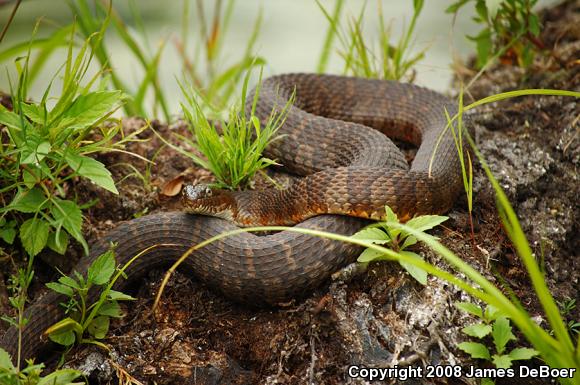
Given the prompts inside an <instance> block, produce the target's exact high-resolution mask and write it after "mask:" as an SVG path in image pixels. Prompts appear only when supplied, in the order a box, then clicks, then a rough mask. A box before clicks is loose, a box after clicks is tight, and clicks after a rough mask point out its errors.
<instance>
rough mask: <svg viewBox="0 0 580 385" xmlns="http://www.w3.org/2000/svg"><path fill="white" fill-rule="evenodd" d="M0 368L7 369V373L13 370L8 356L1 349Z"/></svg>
mask: <svg viewBox="0 0 580 385" xmlns="http://www.w3.org/2000/svg"><path fill="white" fill-rule="evenodd" d="M0 368H5V369H8V371H13V370H14V365H13V364H12V360H11V359H10V354H8V352H7V351H6V350H4V349H2V348H0Z"/></svg>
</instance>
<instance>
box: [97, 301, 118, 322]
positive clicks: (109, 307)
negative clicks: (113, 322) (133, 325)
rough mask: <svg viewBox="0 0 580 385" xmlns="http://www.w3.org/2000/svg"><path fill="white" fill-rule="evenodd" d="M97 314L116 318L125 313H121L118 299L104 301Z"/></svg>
mask: <svg viewBox="0 0 580 385" xmlns="http://www.w3.org/2000/svg"><path fill="white" fill-rule="evenodd" d="M97 314H99V315H106V316H109V317H115V318H120V317H122V315H123V314H122V313H121V307H120V306H119V304H118V303H117V302H116V301H109V302H105V303H103V304H102V305H101V307H100V308H99V310H98V311H97Z"/></svg>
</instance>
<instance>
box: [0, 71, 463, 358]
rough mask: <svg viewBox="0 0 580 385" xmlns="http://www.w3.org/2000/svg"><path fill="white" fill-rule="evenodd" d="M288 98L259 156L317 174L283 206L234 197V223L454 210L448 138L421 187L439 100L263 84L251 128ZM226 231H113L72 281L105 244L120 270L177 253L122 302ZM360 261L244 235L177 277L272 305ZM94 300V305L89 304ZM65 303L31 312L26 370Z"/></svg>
mask: <svg viewBox="0 0 580 385" xmlns="http://www.w3.org/2000/svg"><path fill="white" fill-rule="evenodd" d="M294 87H296V102H295V104H294V106H293V107H292V108H291V111H290V113H289V115H288V117H287V120H286V122H285V124H284V126H283V128H282V129H281V133H282V134H285V136H283V137H282V139H280V140H277V141H275V142H274V143H273V144H272V145H271V146H270V147H269V149H268V153H267V155H268V156H269V157H271V158H275V159H277V160H278V161H279V162H280V163H282V164H284V166H285V167H287V169H288V170H290V171H291V172H293V173H296V174H299V175H309V174H312V173H315V174H313V176H312V177H307V178H305V179H303V181H306V182H303V181H300V182H298V183H297V186H293V187H291V188H290V190H291V191H292V196H293V197H294V198H295V199H294V201H291V200H288V199H287V198H288V196H285V195H283V194H287V192H282V193H280V192H266V193H264V194H266V195H262V196H261V198H260V199H261V200H262V203H261V204H259V205H255V204H254V203H251V202H253V200H255V195H252V194H241V195H239V196H237V198H236V203H238V204H239V205H240V207H239V210H238V209H237V210H238V211H240V210H243V206H244V200H247V202H250V203H251V204H249V206H248V208H247V210H248V212H249V214H248V212H246V213H242V214H241V215H240V218H242V217H245V218H248V217H249V216H253V217H259V218H261V217H264V216H270V218H271V217H272V216H273V217H274V219H273V221H274V222H282V223H287V222H286V221H285V220H284V219H283V218H282V219H281V218H280V217H282V216H287V215H290V216H294V215H295V213H300V212H302V211H305V210H311V211H312V213H314V214H320V213H336V212H344V211H346V212H348V213H349V214H350V215H356V216H360V217H373V218H376V217H377V215H381V213H382V212H383V211H382V210H383V206H384V205H385V204H388V205H389V206H391V207H392V208H393V209H394V210H395V212H397V213H398V214H399V216H401V217H405V218H408V217H410V216H412V215H415V214H418V213H440V212H444V211H446V210H448V209H449V208H450V207H451V205H452V203H453V201H454V200H455V198H456V197H457V193H458V191H460V189H461V186H462V184H461V178H460V169H459V163H458V155H457V150H456V148H455V144H454V139H453V137H452V135H451V134H450V133H449V130H447V132H446V133H444V134H443V135H442V137H441V140H440V142H439V144H438V147H437V151H436V155H435V159H434V162H433V168H432V170H431V174H430V175H429V174H428V167H429V160H430V157H431V154H432V153H433V149H434V148H435V144H436V142H437V138H438V136H439V135H440V134H441V133H442V131H443V129H444V127H445V125H446V123H447V121H446V118H445V115H444V109H443V108H444V107H445V108H447V111H448V112H449V114H450V115H451V116H453V114H455V112H456V107H455V106H454V104H453V102H451V101H450V100H449V99H447V98H445V97H444V96H442V95H440V94H438V93H436V92H433V91H430V90H427V89H424V88H420V87H417V86H413V85H408V84H402V83H397V82H392V81H379V80H366V79H358V78H348V77H340V76H330V75H310V74H290V75H281V76H276V77H272V78H269V79H267V80H266V81H264V83H263V85H262V88H261V90H260V103H259V104H258V107H257V112H256V113H257V115H258V116H259V117H260V119H261V120H262V121H264V120H265V119H266V118H267V116H268V115H269V114H270V112H271V111H272V108H273V107H274V106H276V105H280V104H281V105H283V104H284V99H286V98H288V97H289V96H290V94H291V92H292V90H293V89H294ZM335 119H340V120H341V121H339V120H335ZM369 127H372V128H374V129H371V128H369ZM381 132H382V133H384V134H386V135H388V136H390V137H393V138H396V139H400V140H403V141H407V142H411V143H414V144H416V145H417V146H419V149H418V152H417V154H416V156H415V159H414V161H413V163H412V165H411V167H410V169H409V168H408V166H407V164H406V162H405V160H404V157H403V155H402V154H401V152H400V151H399V150H398V149H397V148H396V147H395V146H394V145H393V144H392V142H391V141H390V140H389V139H388V138H387V137H386V136H385V135H383V134H381ZM323 170H324V171H323ZM268 194H269V195H268ZM277 194H278V195H277ZM281 196H283V197H284V199H283V200H282V199H280V197H281ZM317 196H318V197H323V198H324V199H318V198H317ZM291 202H294V203H291ZM280 205H282V206H280ZM280 213H281V214H280ZM277 216H278V218H277ZM306 216H309V215H306ZM302 219H304V216H300V214H297V215H296V217H294V218H292V222H294V221H300V220H302ZM269 221H271V219H269ZM242 222H243V220H242ZM367 223H368V222H367V221H366V220H364V219H360V218H354V217H349V216H341V215H328V214H327V215H318V216H315V217H313V218H310V219H307V220H305V221H304V222H302V223H300V224H299V225H298V226H300V227H304V228H309V229H318V230H325V231H329V232H333V233H338V234H344V235H351V234H353V233H354V232H356V231H357V230H359V229H360V228H361V227H363V226H364V225H365V224H367ZM242 224H246V223H245V222H244V223H242ZM235 228H236V226H235V225H234V224H233V223H231V222H229V221H226V220H224V219H221V218H215V217H208V216H201V215H189V214H185V213H179V212H167V213H159V214H153V215H149V216H146V217H141V218H138V219H134V220H131V221H128V222H125V223H123V224H121V225H119V226H118V227H117V228H116V229H115V230H113V231H111V232H109V233H108V234H107V235H106V236H105V237H104V238H102V239H100V240H98V241H97V242H96V243H95V244H94V245H93V246H92V248H91V254H90V256H89V257H86V258H83V259H81V261H80V262H79V264H78V265H77V266H76V268H75V269H76V270H77V271H79V272H81V273H85V272H86V270H87V267H88V266H89V265H90V264H91V262H92V261H93V260H94V259H95V258H96V257H97V256H98V255H100V254H101V253H102V252H104V251H105V250H106V249H107V248H108V245H109V243H110V242H115V243H117V244H118V247H117V249H116V257H117V263H118V264H119V265H123V264H124V263H125V262H127V261H128V260H129V259H130V258H132V257H133V256H134V255H135V254H137V253H138V252H139V251H141V250H143V249H145V248H147V247H149V246H152V245H156V244H174V245H173V246H165V247H159V248H155V249H153V250H150V251H149V252H147V253H146V254H144V255H143V256H141V257H140V259H138V260H137V261H136V262H135V263H134V264H132V265H131V266H130V268H129V269H128V271H127V274H128V278H127V280H122V282H118V284H117V286H116V289H118V290H123V288H124V287H126V286H127V285H129V284H130V283H132V282H133V283H134V282H135V281H137V280H138V279H139V278H140V277H142V276H143V275H144V274H145V272H147V271H149V270H151V269H152V268H154V267H157V266H164V265H165V266H166V265H168V264H169V263H171V262H173V261H175V260H176V258H178V257H180V256H181V255H182V253H183V252H185V251H186V250H187V249H188V248H189V247H190V246H191V245H194V244H196V243H198V242H200V241H203V240H205V239H207V238H209V237H212V236H214V235H217V234H220V233H222V232H224V231H228V230H232V229H235ZM359 251H360V250H359V249H358V248H356V247H353V246H348V245H345V244H341V243H339V242H335V241H329V240H325V239H320V238H314V237H311V236H307V235H302V234H297V233H293V232H289V231H283V232H279V233H276V234H271V235H260V236H259V235H255V234H249V233H243V234H238V235H236V236H232V237H228V238H225V239H222V240H220V241H217V242H215V243H213V244H210V245H208V246H206V247H204V248H202V249H200V250H198V251H196V252H195V253H194V254H192V255H191V256H190V258H189V259H188V260H187V261H186V263H185V265H186V266H185V267H186V268H188V269H190V270H191V271H192V272H193V275H194V276H195V277H196V278H197V279H200V280H201V281H203V282H205V283H206V284H208V285H209V286H211V287H213V288H215V289H217V290H219V291H220V292H222V293H223V294H224V295H225V296H227V297H228V298H231V299H233V300H235V301H239V302H244V303H250V304H253V305H275V304H277V303H280V302H282V301H287V300H288V299H290V298H296V297H300V296H303V295H304V294H306V293H308V292H309V291H310V290H312V289H313V288H315V287H316V286H318V285H320V284H321V283H322V282H323V281H325V280H326V279H328V277H329V275H330V274H331V273H332V272H334V271H336V270H337V269H338V268H340V267H341V266H343V265H345V264H346V263H348V262H350V261H353V260H354V258H355V257H356V256H357V254H358V252H359ZM91 295H92V297H93V298H95V297H96V295H97V293H91ZM62 301H63V297H62V296H61V295H58V294H55V293H53V292H49V293H47V294H46V295H44V296H43V297H42V298H40V299H38V300H36V301H35V302H34V303H33V304H32V305H31V306H29V307H28V310H27V312H26V315H27V317H28V318H29V322H28V324H27V326H25V327H24V330H23V342H22V356H23V357H24V358H29V357H35V356H38V355H39V354H40V352H41V349H43V348H46V347H47V344H46V338H45V337H43V332H44V330H46V328H47V327H49V326H50V325H52V324H53V323H55V322H57V321H58V320H59V319H61V318H63V310H62V308H61V307H60V306H59V305H58V304H59V302H62ZM17 334H18V333H17V331H16V329H15V328H10V329H9V330H8V331H7V333H6V334H5V336H4V337H3V339H2V340H1V341H0V346H2V347H3V348H4V349H6V350H7V351H8V352H9V353H10V354H11V355H13V356H14V354H15V353H16V346H17Z"/></svg>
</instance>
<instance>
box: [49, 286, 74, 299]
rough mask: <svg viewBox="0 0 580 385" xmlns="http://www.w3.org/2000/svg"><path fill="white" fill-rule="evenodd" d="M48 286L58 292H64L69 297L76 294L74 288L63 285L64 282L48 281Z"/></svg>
mask: <svg viewBox="0 0 580 385" xmlns="http://www.w3.org/2000/svg"><path fill="white" fill-rule="evenodd" d="M46 287H48V288H49V289H50V290H52V291H55V292H57V293H60V294H64V295H66V296H67V297H72V296H73V295H74V290H73V289H72V288H70V287H69V286H67V285H63V284H62V283H58V282H48V283H47V284H46Z"/></svg>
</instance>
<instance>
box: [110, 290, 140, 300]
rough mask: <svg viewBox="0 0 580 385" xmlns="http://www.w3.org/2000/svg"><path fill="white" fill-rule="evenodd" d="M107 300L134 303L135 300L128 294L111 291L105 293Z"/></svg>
mask: <svg viewBox="0 0 580 385" xmlns="http://www.w3.org/2000/svg"><path fill="white" fill-rule="evenodd" d="M107 298H109V299H110V300H112V301H134V300H135V299H136V298H134V297H131V296H130V295H128V294H125V293H122V292H120V291H117V290H113V289H111V290H109V292H108V293H107Z"/></svg>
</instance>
